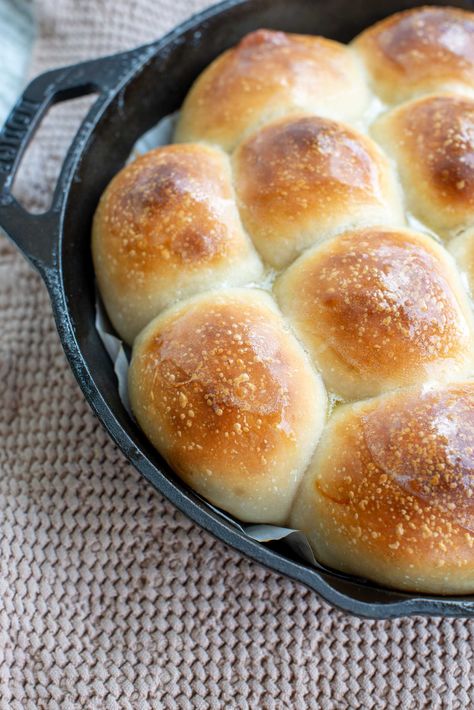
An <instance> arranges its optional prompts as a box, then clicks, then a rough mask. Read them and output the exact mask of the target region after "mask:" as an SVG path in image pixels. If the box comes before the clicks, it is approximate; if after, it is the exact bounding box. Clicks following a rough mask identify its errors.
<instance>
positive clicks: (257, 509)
mask: <svg viewBox="0 0 474 710" xmlns="http://www.w3.org/2000/svg"><path fill="white" fill-rule="evenodd" d="M129 393H130V400H131V404H132V409H133V412H134V414H135V416H136V418H137V421H138V423H139V424H140V426H141V428H142V429H143V431H144V432H145V434H146V435H147V437H148V438H149V439H150V441H151V443H152V444H153V445H154V446H155V447H156V448H157V449H158V451H160V452H161V453H162V454H163V456H165V457H166V459H167V460H168V461H169V463H170V464H171V466H172V467H173V468H174V470H175V471H176V472H177V473H178V474H179V475H180V476H181V477H182V478H183V479H184V480H185V481H186V482H187V483H188V484H189V485H190V486H191V487H192V488H194V490H196V491H198V492H199V493H200V494H202V495H203V496H205V497H206V498H207V499H208V500H209V501H210V502H211V503H214V504H215V505H218V506H220V507H221V508H223V509H224V510H226V511H228V512H229V513H232V514H233V515H235V516H236V517H238V518H240V519H241V520H244V521H252V522H261V523H263V522H269V523H276V524H279V523H283V522H284V521H285V519H286V518H287V516H288V513H289V508H290V505H291V501H292V498H293V496H294V493H295V490H296V487H297V485H298V483H299V481H300V479H301V476H302V474H303V472H304V470H305V468H306V466H307V465H308V463H309V460H310V458H311V454H312V452H313V451H314V447H315V446H316V443H317V441H318V438H319V435H320V433H321V429H322V426H323V422H324V419H325V414H326V395H325V391H324V387H323V385H322V382H321V379H320V377H319V376H318V375H317V374H316V372H315V371H314V370H313V369H312V367H311V365H310V363H309V360H308V358H307V356H306V355H305V353H304V351H303V349H302V348H301V346H300V345H299V343H298V342H297V340H296V339H295V338H294V336H293V335H292V334H291V333H290V332H289V331H288V329H287V326H286V325H285V323H284V321H283V318H282V317H281V315H280V314H279V312H278V310H277V308H276V306H275V305H274V302H273V300H272V298H271V297H270V296H269V295H268V294H267V293H265V292H264V291H259V290H252V289H231V290H228V291H211V292H208V293H205V294H201V295H199V296H195V297H194V298H193V299H190V300H188V301H185V302H183V303H181V304H179V305H178V306H175V307H173V308H171V309H169V310H167V311H166V312H164V313H163V314H162V315H160V316H158V317H157V318H156V319H155V320H154V321H152V322H151V323H150V324H149V325H148V326H147V327H146V328H145V330H144V331H143V332H142V333H141V334H140V336H139V337H138V338H137V339H136V341H135V344H134V348H133V356H132V362H131V366H130V373H129Z"/></svg>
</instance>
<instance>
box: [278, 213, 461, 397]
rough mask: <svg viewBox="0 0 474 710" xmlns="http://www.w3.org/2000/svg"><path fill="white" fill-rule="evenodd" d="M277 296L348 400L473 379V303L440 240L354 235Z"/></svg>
mask: <svg viewBox="0 0 474 710" xmlns="http://www.w3.org/2000/svg"><path fill="white" fill-rule="evenodd" d="M275 292H276V296H277V298H278V301H279V304H280V307H281V309H282V310H283V312H284V313H285V314H286V315H287V316H288V318H289V320H290V322H291V324H292V325H293V327H294V328H295V330H296V332H297V334H298V335H299V337H300V338H301V340H302V341H303V342H304V343H305V345H306V346H307V348H308V350H309V352H310V354H311V356H312V357H313V360H314V362H315V364H316V366H317V367H318V368H319V369H320V370H321V372H322V375H323V379H324V381H325V384H326V386H327V388H328V389H329V390H331V391H333V392H336V393H337V394H338V395H340V396H341V397H343V398H344V399H349V400H352V399H361V398H364V397H369V396H374V395H377V394H380V393H382V392H384V391H387V390H390V389H394V388H397V387H403V386H406V385H411V384H415V383H419V382H422V381H424V380H431V381H432V380H440V381H447V380H450V379H455V378H459V377H461V376H466V375H470V374H471V373H473V370H474V345H473V342H474V338H473V335H474V324H473V316H472V311H471V306H470V303H469V299H468V297H467V294H466V293H465V291H464V289H463V287H462V284H461V282H460V279H459V274H458V271H457V269H456V267H455V264H454V261H453V259H452V258H451V257H450V255H449V254H447V253H446V251H445V250H444V249H443V248H442V247H441V246H439V244H437V243H436V242H435V241H434V239H432V238H431V237H428V236H425V235H423V234H420V233H417V232H413V231H410V230H407V229H390V228H387V227H373V228H370V229H365V230H356V231H351V232H346V233H344V234H341V235H338V236H337V237H334V238H333V239H331V240H329V241H326V242H324V243H323V244H322V245H320V246H318V247H316V248H315V249H313V250H311V251H308V252H306V253H305V254H303V255H302V256H301V257H300V258H299V259H297V261H295V262H294V264H292V265H291V266H290V267H289V269H288V270H287V271H285V272H284V273H283V275H282V276H281V277H280V278H279V279H278V281H277V282H276V285H275Z"/></svg>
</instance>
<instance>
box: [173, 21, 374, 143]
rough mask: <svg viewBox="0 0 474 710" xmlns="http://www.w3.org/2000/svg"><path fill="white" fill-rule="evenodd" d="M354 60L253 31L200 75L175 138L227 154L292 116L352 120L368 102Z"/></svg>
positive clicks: (319, 42) (329, 48) (319, 45)
mask: <svg viewBox="0 0 474 710" xmlns="http://www.w3.org/2000/svg"><path fill="white" fill-rule="evenodd" d="M359 61H360V60H359V59H358V57H357V56H356V55H355V54H354V53H353V52H352V51H351V50H350V49H349V48H348V47H346V46H345V45H343V44H339V42H334V41H332V40H329V39H324V38H323V37H311V36H306V35H295V34H287V33H284V32H273V31H271V30H257V31H256V32H252V33H250V34H248V35H247V36H246V37H244V38H243V39H242V40H241V41H240V42H239V44H238V45H237V46H236V47H233V48H232V49H229V50H228V51H227V52H224V54H222V55H220V56H219V57H218V58H217V59H216V60H215V61H214V62H213V63H212V64H211V65H210V66H209V67H207V69H205V70H204V72H203V73H202V74H201V75H200V76H199V77H198V79H197V80H196V82H195V83H194V85H193V87H192V88H191V90H190V92H189V94H188V95H187V97H186V100H185V102H184V105H183V108H182V111H181V114H180V119H179V123H178V126H177V130H176V135H175V139H176V140H177V141H179V142H182V141H197V140H201V141H208V142H210V143H216V144H218V145H220V146H221V147H222V148H224V149H225V150H231V149H232V148H233V147H234V146H235V145H236V143H237V142H238V141H239V140H241V139H242V137H243V136H244V135H246V134H248V133H249V132H250V131H252V130H254V129H255V128H257V126H259V125H262V124H263V123H265V122H267V121H269V120H271V119H272V118H276V117H278V116H282V115H286V114H288V113H291V112H294V111H308V112H311V113H317V114H320V115H323V116H330V117H332V118H338V119H342V120H350V119H353V118H356V117H357V116H359V115H360V114H361V113H362V111H363V109H364V108H365V106H366V104H367V102H368V98H369V92H368V88H367V85H366V82H365V78H364V75H363V71H362V70H361V67H360V65H359Z"/></svg>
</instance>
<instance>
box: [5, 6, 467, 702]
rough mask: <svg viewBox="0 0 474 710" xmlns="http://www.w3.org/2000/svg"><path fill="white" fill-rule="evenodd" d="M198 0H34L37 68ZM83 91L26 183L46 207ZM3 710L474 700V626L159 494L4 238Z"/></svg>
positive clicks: (96, 47) (164, 20)
mask: <svg viewBox="0 0 474 710" xmlns="http://www.w3.org/2000/svg"><path fill="white" fill-rule="evenodd" d="M200 5H201V2H200V0H193V2H188V1H186V0H137V1H136V2H127V0H115V1H114V2H112V1H111V0H100V1H99V0H80V1H78V0H60V2H58V0H54V1H53V0H39V2H38V4H37V13H38V21H39V38H38V42H37V46H36V48H35V53H34V60H33V67H32V74H36V73H38V72H40V71H43V70H45V69H46V68H49V67H51V66H55V65H58V64H62V63H67V62H72V61H77V60H79V59H84V58H87V57H91V56H96V55H99V54H104V53H108V52H111V51H115V50H118V49H121V48H125V47H130V46H133V45H134V44H138V43H140V42H143V41H146V40H149V39H152V38H153V37H156V36H158V35H159V34H161V33H163V32H164V31H165V30H166V29H168V28H170V27H171V26H172V25H173V24H175V23H177V22H179V21H180V20H182V19H183V18H184V17H185V16H187V15H189V14H190V13H191V12H192V11H193V10H195V9H198V7H199V6H200ZM78 110H79V105H76V104H71V105H68V106H65V107H61V108H60V109H58V110H57V111H55V112H54V113H52V114H51V116H50V118H49V119H48V121H47V122H46V123H45V126H44V128H42V130H41V134H40V135H39V136H38V137H37V139H36V140H35V145H34V148H33V149H32V150H31V151H30V156H29V158H30V164H29V168H28V169H27V170H25V175H24V179H23V180H22V183H21V185H20V186H19V188H18V189H19V190H21V192H22V194H23V197H24V199H27V200H28V203H29V204H30V205H31V206H32V207H35V208H40V207H42V206H44V205H45V204H46V200H47V194H48V191H49V189H50V188H51V184H52V182H53V180H54V175H55V174H56V172H57V167H58V162H59V160H60V148H61V147H62V146H64V144H65V143H66V142H67V140H68V139H69V137H70V135H71V133H72V131H73V129H74V118H75V116H76V115H77V111H78ZM0 382H1V387H0V441H1V444H0V471H1V473H0V710H23V708H26V709H27V710H38V709H40V710H41V709H43V708H45V709H48V710H49V709H51V710H56V709H57V710H76V709H79V710H82V709H83V708H86V709H94V710H96V709H97V710H102V709H106V710H116V709H117V710H119V709H120V710H122V709H133V710H147V709H148V708H152V709H155V708H156V709H159V708H166V709H167V708H179V709H183V710H186V709H188V708H189V709H191V708H193V709H194V708H197V709H201V708H202V709H204V708H211V709H213V708H216V709H220V708H225V709H226V710H227V709H230V708H236V709H238V710H244V709H245V708H249V709H251V710H254V709H256V708H259V709H260V708H264V709H267V708H268V709H273V708H274V709H275V710H281V709H283V708H289V709H291V710H300V709H301V708H306V707H307V708H322V709H323V710H333V709H334V708H335V709H337V710H343V709H344V710H345V709H346V708H347V709H351V710H352V709H355V708H363V709H364V710H369V709H370V708H380V709H381V710H385V709H386V708H407V709H410V710H411V709H412V708H416V709H417V710H421V709H424V708H427V709H428V708H429V709H430V710H437V709H439V710H441V709H443V710H446V709H449V710H455V709H457V708H472V707H474V677H473V675H474V674H473V666H474V659H473V638H472V634H473V631H474V622H472V621H466V620H446V619H444V620H443V619H424V618H413V619H401V620H395V621H390V622H374V621H363V620H360V619H354V618H350V617H347V616H345V615H344V614H342V613H340V612H338V611H336V610H334V609H331V608H330V607H328V605H326V604H324V603H322V602H320V601H319V600H318V598H317V597H316V596H315V595H314V594H313V593H312V592H310V591H308V590H306V589H304V588H303V587H301V586H299V585H297V584H293V583H292V582H291V581H289V580H287V579H285V578H283V577H280V576H278V575H276V574H273V573H271V572H268V571H266V570H263V569H262V568H260V567H258V566H257V565H255V564H253V563H251V562H250V561H248V560H246V559H244V558H242V557H241V556H239V555H238V554H237V553H234V552H233V551H231V550H229V549H228V548H227V547H225V546H224V545H223V544H221V543H219V542H217V541H216V540H214V539H213V538H211V537H210V536H209V535H207V534H206V533H204V532H202V531H201V530H200V529H199V528H197V527H196V526H195V525H194V524H192V523H190V522H189V521H188V520H187V519H186V518H185V517H184V516H183V515H181V514H180V513H178V512H177V511H175V510H174V509H173V508H172V507H171V506H170V505H169V504H168V503H167V502H166V501H165V500H164V499H163V498H161V497H160V496H159V495H157V494H156V493H155V492H154V490H153V489H152V488H151V486H150V485H148V484H147V483H146V482H145V481H144V480H142V479H141V478H140V476H139V475H138V474H137V472H136V471H134V469H133V468H131V466H129V465H128V464H127V462H126V461H125V460H124V458H123V456H122V455H121V454H120V452H119V451H117V449H116V448H115V446H114V445H113V444H112V442H111V441H110V440H109V439H108V436H107V435H106V434H105V432H104V431H103V429H102V428H101V426H100V424H99V423H98V422H97V421H96V419H95V418H94V416H93V414H92V413H91V411H90V410H89V408H88V406H87V404H86V403H85V401H84V398H83V396H82V394H81V392H80V390H79V388H78V386H77V385H76V383H75V381H74V379H73V376H72V374H71V373H70V371H69V368H68V365H67V363H66V360H65V357H64V355H63V353H62V350H61V346H60V343H59V340H58V336H57V334H56V331H55V327H54V323H53V319H52V316H51V311H50V306H49V302H48V297H47V294H46V291H45V289H44V287H43V286H42V284H41V282H40V279H39V277H38V276H37V275H35V274H34V273H33V272H32V271H31V269H30V268H29V267H28V265H27V264H26V262H25V261H24V260H23V259H22V257H20V256H19V255H18V254H17V253H16V252H15V250H14V249H13V248H12V247H11V246H10V245H9V244H8V243H7V242H6V240H5V239H3V238H2V237H0Z"/></svg>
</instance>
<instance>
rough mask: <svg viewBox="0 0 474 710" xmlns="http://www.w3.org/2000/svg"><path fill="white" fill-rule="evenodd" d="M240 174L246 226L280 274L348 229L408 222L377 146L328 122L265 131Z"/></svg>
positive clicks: (241, 157) (242, 154) (306, 119)
mask: <svg viewBox="0 0 474 710" xmlns="http://www.w3.org/2000/svg"><path fill="white" fill-rule="evenodd" d="M233 166H234V176H235V187H236V192H237V197H238V202H239V208H240V214H241V217H242V221H243V223H244V225H245V227H246V229H247V231H248V233H249V234H250V236H251V237H252V239H253V241H254V244H255V245H256V247H257V249H258V251H259V252H260V254H261V255H262V256H263V258H264V259H265V260H266V261H267V262H268V263H269V264H271V265H272V266H274V267H276V268H281V267H283V266H285V265H286V264H288V263H289V262H290V261H292V260H293V259H294V258H295V257H296V256H298V254H299V253H300V252H301V251H302V250H303V249H305V248H306V247H308V246H310V245H311V244H314V243H316V242H318V241H321V240H322V239H325V238H326V237H329V236H332V235H333V234H334V233H336V232H339V231H342V230H343V229H347V228H350V227H354V226H362V225H370V224H377V223H380V224H386V223H390V222H392V223H395V224H396V223H397V222H401V221H402V216H401V207H400V202H399V194H398V190H397V187H396V185H395V183H394V179H393V177H392V173H391V170H390V167H389V164H388V161H387V159H386V158H385V156H384V155H383V154H382V152H381V151H380V150H379V148H378V146H377V145H376V144H375V143H374V142H373V141H371V139H370V138H367V137H366V136H364V135H362V134H361V133H358V132H357V131H355V130H353V129H352V128H350V127H349V126H346V125H344V124H341V123H336V122H335V121H332V120H329V119H326V118H321V117H318V116H299V117H291V118H285V119H283V120H279V121H277V122H275V123H272V124H270V125H268V126H265V128H263V129H261V130H260V131H258V132H257V133H255V134H253V135H252V136H250V138H248V140H246V141H245V142H244V143H242V144H241V145H240V146H239V147H238V148H237V150H236V152H235V154H234V157H233Z"/></svg>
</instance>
